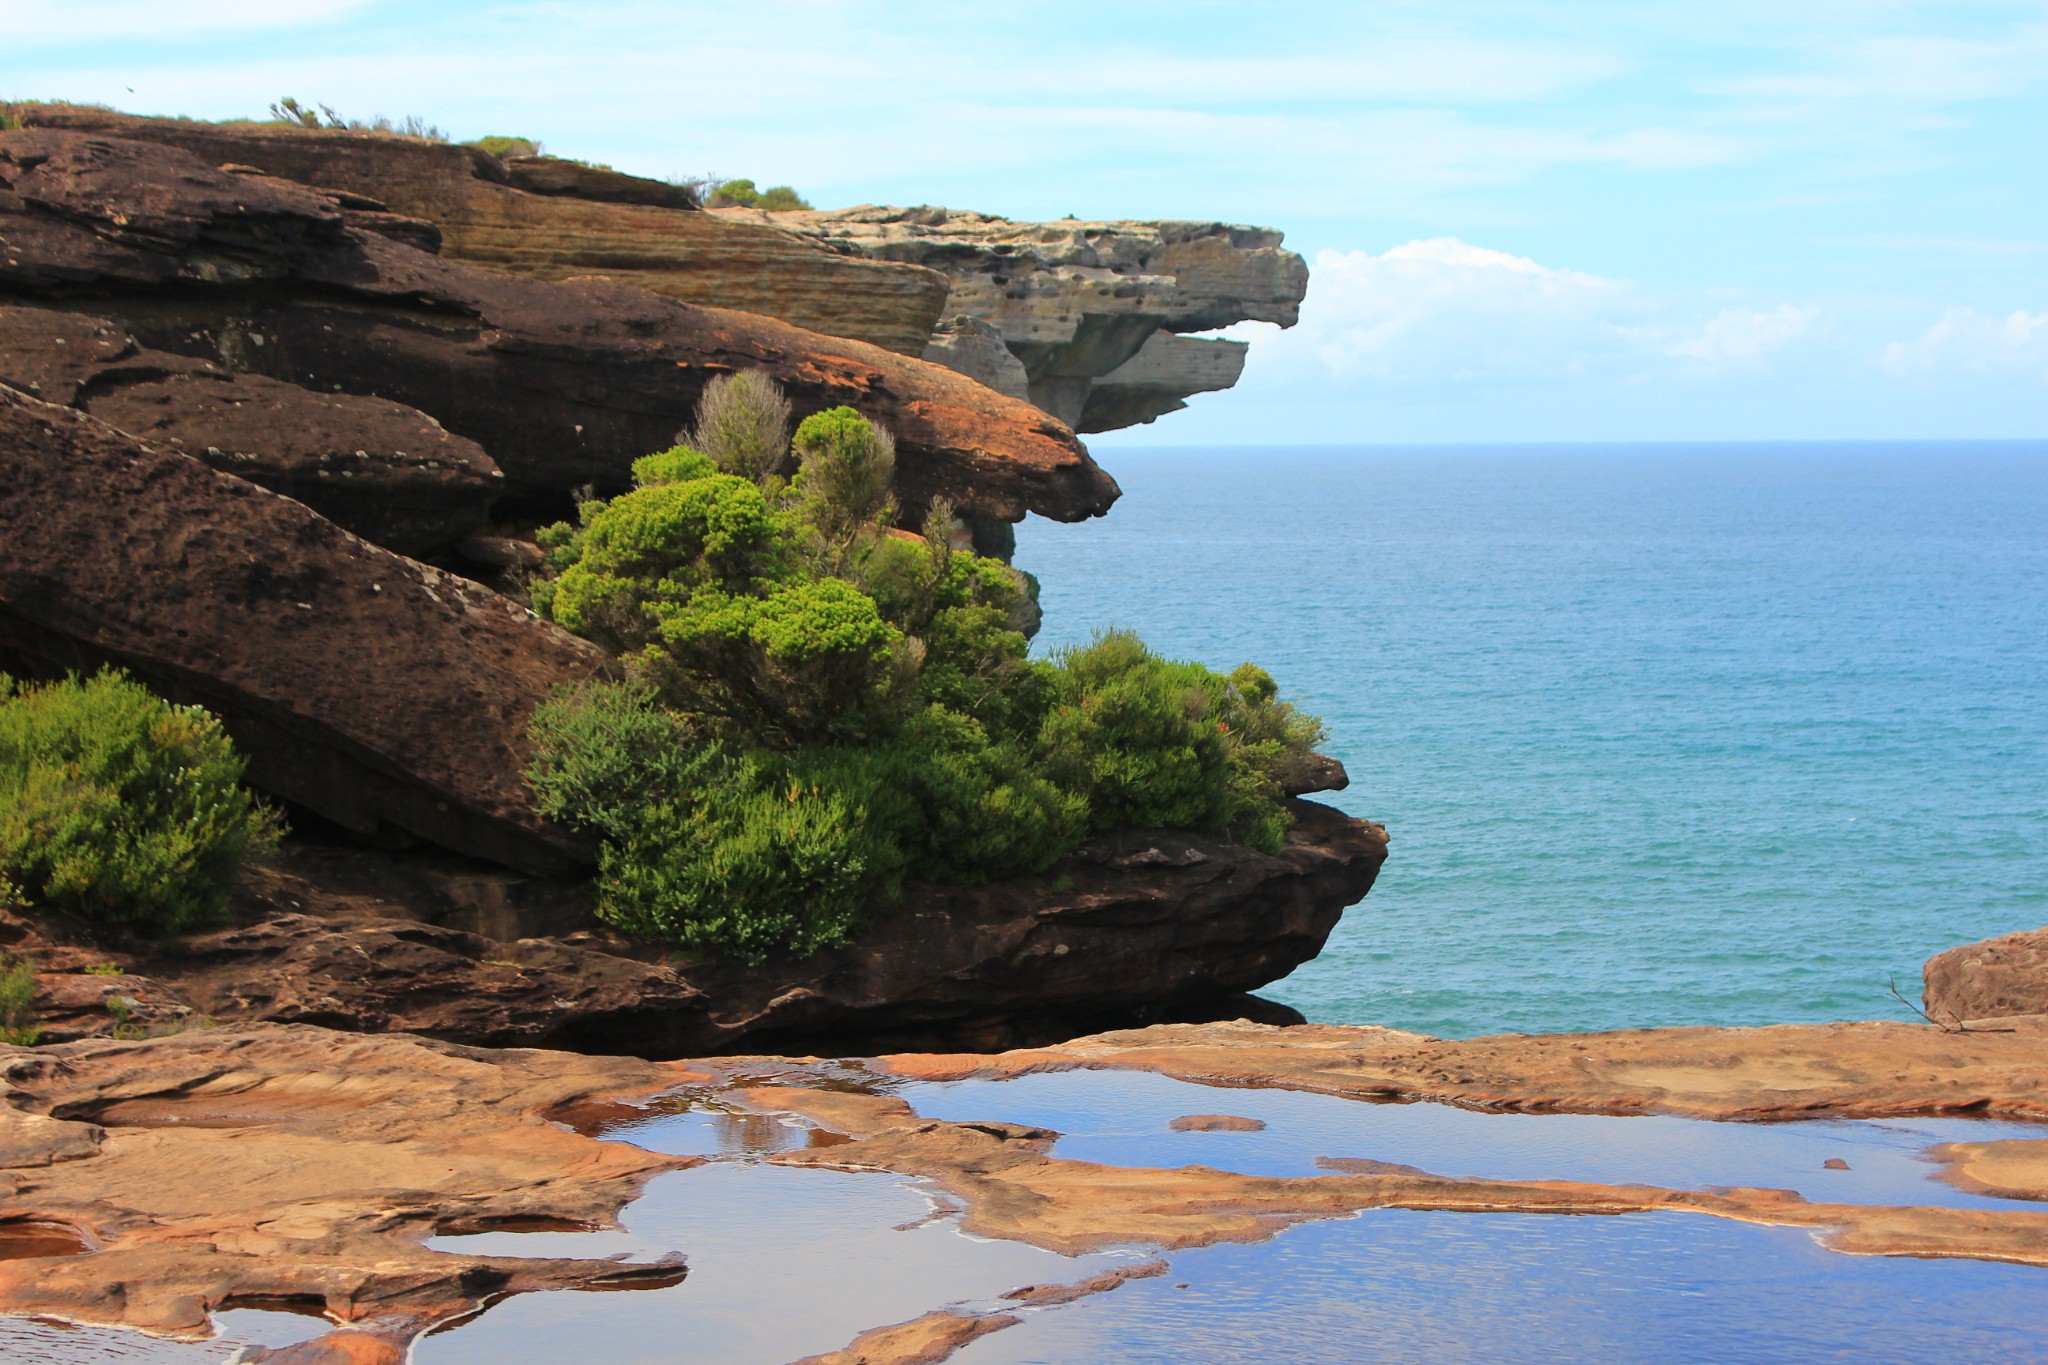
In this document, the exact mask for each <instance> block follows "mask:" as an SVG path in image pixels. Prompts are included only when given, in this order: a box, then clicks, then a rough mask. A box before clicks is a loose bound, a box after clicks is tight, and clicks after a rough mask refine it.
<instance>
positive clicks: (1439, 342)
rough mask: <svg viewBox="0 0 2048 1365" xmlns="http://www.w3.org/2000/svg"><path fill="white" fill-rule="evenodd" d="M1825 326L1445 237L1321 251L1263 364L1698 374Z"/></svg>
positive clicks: (1263, 340)
mask: <svg viewBox="0 0 2048 1365" xmlns="http://www.w3.org/2000/svg"><path fill="white" fill-rule="evenodd" d="M1821 317H1822V315H1821V312H1820V310H1819V309H1818V308H1815V307H1811V306H1803V305H1795V304H1790V303H1783V304H1778V305H1776V306H1775V307H1764V308H1730V307H1725V306H1724V307H1719V308H1715V307H1712V306H1711V301H1710V300H1706V299H1699V298H1690V297H1687V298H1671V297H1667V296H1664V295H1660V294H1658V293H1655V292H1653V291H1649V290H1645V289H1643V288H1641V287H1640V286H1638V285H1636V284H1635V283H1633V282H1632V281H1629V280H1624V279H1617V278H1613V277H1610V276H1605V275H1595V274H1589V273H1587V272H1585V271H1581V270H1569V269H1561V268H1558V267H1554V266H1547V265H1544V264H1542V263H1541V262H1538V261H1534V260H1531V259H1529V258H1528V257H1526V256H1516V255H1512V254H1510V253H1508V252H1504V251H1495V250H1492V249H1490V248H1487V247H1482V246H1475V245H1473V244H1472V243H1470V242H1465V241H1461V240H1459V239H1457V238H1455V237H1434V238H1428V239H1424V240H1420V241H1413V242H1408V243H1405V244H1403V245H1401V246H1397V247H1394V248H1392V249H1390V250H1388V251H1385V252H1381V253H1379V254H1377V255H1376V254H1374V253H1372V252H1369V251H1346V252H1339V251H1325V252H1322V253H1321V254H1320V255H1318V256H1317V258H1316V260H1315V263H1314V267H1313V269H1312V270H1311V273H1310V282H1309V295H1308V300H1307V302H1306V303H1305V304H1304V305H1303V308H1302V320H1301V324H1300V326H1299V327H1298V328H1296V329H1295V330H1294V331H1292V332H1289V333H1281V334H1279V335H1273V334H1271V333H1267V332H1263V331H1262V332H1260V333H1259V334H1258V336H1259V346H1258V347H1256V348H1254V350H1253V355H1254V356H1255V357H1261V359H1263V360H1266V362H1267V363H1268V365H1269V366H1270V365H1283V366H1289V367H1292V368H1296V369H1299V368H1302V367H1304V366H1309V367H1313V368H1314V369H1317V370H1320V371H1321V372H1323V373H1324V374H1326V375H1327V376H1328V377H1330V378H1334V379H1337V380H1350V381H1365V382H1369V383H1374V384H1382V385H1390V386H1396V387H1402V386H1431V385H1439V384H1458V383H1466V382H1471V381H1485V380H1493V381H1539V380H1549V379H1565V378H1572V377H1580V376H1591V375H1603V376H1607V377H1611V378H1622V379H1626V378H1630V377H1634V376H1641V375H1648V374H1654V373H1660V372H1661V373H1680V374H1693V375H1701V374H1706V373H1709V372H1714V371H1721V370H1733V369H1738V368H1754V367H1756V366H1757V365H1759V364H1761V363H1763V362H1765V361H1766V359H1767V358H1770V357H1773V356H1775V355H1777V354H1778V353H1780V352H1782V351H1784V350H1786V349H1787V348H1789V347H1792V346H1794V345H1795V344H1796V343H1798V342H1800V341H1802V340H1804V339H1806V338H1807V337H1809V336H1810V335H1812V334H1813V333H1814V332H1815V331H1816V328H1817V325H1818V324H1819V323H1820V321H1821ZM1262 350H1263V351H1264V352H1266V355H1265V356H1261V351H1262Z"/></svg>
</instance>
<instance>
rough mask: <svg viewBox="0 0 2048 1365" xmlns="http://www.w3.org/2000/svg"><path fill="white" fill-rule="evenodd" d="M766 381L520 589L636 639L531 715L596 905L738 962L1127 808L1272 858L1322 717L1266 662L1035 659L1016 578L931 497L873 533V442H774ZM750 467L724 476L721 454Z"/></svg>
mask: <svg viewBox="0 0 2048 1365" xmlns="http://www.w3.org/2000/svg"><path fill="white" fill-rule="evenodd" d="M788 416H789V411H788V405H787V402H786V401H785V400H784V399H783V397H782V395H781V393H780V392H779V390H777V389H776V388H775V387H774V385H773V384H772V383H770V382H769V381H768V380H766V379H765V378H763V377H761V376H757V375H740V376H737V377H735V378H733V379H731V380H722V381H719V383H718V384H716V385H714V387H713V389H712V390H711V391H710V392H709V393H708V394H707V396H706V401H705V406H704V408H703V409H702V410H701V411H700V414H699V419H698V423H697V427H696V429H695V430H694V431H693V432H692V433H691V439H692V441H693V443H694V444H693V445H690V446H678V447H677V448H675V449H673V450H669V451H664V452H662V453H660V454H656V455H651V456H648V457H646V458H645V459H642V460H640V461H639V462H637V463H636V464H635V466H634V471H633V472H634V479H635V483H636V485H637V486H636V487H635V488H634V490H633V491H631V492H629V493H626V494H623V495H621V496H619V497H617V498H614V499H612V500H610V501H609V502H587V503H585V504H583V506H582V507H581V509H580V512H579V519H578V521H577V523H576V524H573V525H572V524H569V523H562V524H559V525H556V526H553V527H550V528H547V529H546V530H545V531H543V532H542V534H541V543H542V545H543V546H544V547H545V548H546V550H547V552H548V563H547V567H546V570H545V572H544V574H543V576H542V577H540V578H539V579H538V580H537V581H535V582H534V583H533V584H532V596H533V605H534V609H535V610H536V611H538V612H539V613H540V614H541V615H543V616H545V617H548V618H549V619H552V620H554V621H557V622H560V623H561V624H563V625H565V626H567V627H568V628H570V629H571V630H574V631H576V632H577V633H579V634H582V635H584V636H586V637H587V638H589V639H592V640H595V641H597V642H598V643H599V644H601V645H603V646H605V647H606V648H607V649H609V650H611V651H612V652H613V653H615V654H617V655H619V656H621V657H623V658H624V659H626V660H627V661H628V665H629V672H630V677H631V680H630V681H629V682H626V683H623V684H604V685H596V686H591V687H586V688H584V689H581V690H579V691H575V692H572V693H569V694H566V695H563V696H561V697H559V698H557V699H556V700H555V701H554V702H552V703H551V704H549V705H547V706H544V707H543V708H541V710H540V711H539V712H538V714H537V715H536V716H535V719H534V736H535V739H536V742H537V748H538V753H539V757H538V759H537V761H536V762H535V764H534V765H533V767H532V768H531V770H530V771H529V774H528V777H529V780H530V782H531V783H532V785H533V787H534V789H535V791H536V792H537V793H538V795H539V798H540V805H541V808H542V810H543V811H544V812H545V813H546V814H548V815H549V816H551V817H553V818H555V819H559V820H562V821H564V822H566V823H569V824H572V825H575V826H578V827H581V828H583V829H586V830H589V831H592V832H594V833H596V834H597V835H599V836H600V837H601V839H602V842H603V852H602V860H601V864H600V871H599V889H600V904H599V914H600V915H601V916H603V917H604V918H605V919H607V920H608V921H610V922H611V923H613V924H616V925H618V926H619V927H621V928H623V929H626V930H627V931H629V932H631V933H634V934H636V935H639V936H642V937H645V938H649V939H654V940H658V941H663V942H667V943H672V944H676V945H679V946H685V947H704V948H719V949H723V950H725V951H728V952H730V953H732V954H733V955H735V956H737V957H740V958H742V959H745V960H748V961H760V960H762V959H763V958H765V957H767V956H768V955H770V954H773V953H784V952H786V953H792V954H806V953H810V952H813V951H815V950H817V949H819V948H823V947H826V946H830V945H832V944H835V943H839V942H842V941H844V940H845V938H846V937H847V935H848V933H849V932H850V931H851V930H852V929H853V927H854V926H855V925H856V924H858V923H859V921H860V919H861V917H862V916H863V915H864V914H866V913H867V912H868V911H869V910H870V909H871V908H872V907H873V906H875V905H876V904H878V903H881V902H885V901H887V900H890V899H892V898H894V897H895V896H896V895H897V894H898V892H899V891H900V889H901V887H902V885H903V883H904V881H905V880H907V879H917V880H924V881H931V882H941V883H954V884H960V883H973V882H979V881H985V880H989V879H996V878H1006V877H1016V876H1024V875H1029V874H1031V873H1035V872H1040V871H1043V870H1044V869H1045V868H1047V867H1048V866H1050V865H1051V864H1052V863H1053V862H1054V861H1055V860H1056V859H1058V858H1059V857H1060V856H1061V855H1063V854H1065V853H1067V852H1069V851H1070V850H1071V849H1072V848H1073V847H1074V846H1075V845H1076V844H1077V843H1079V842H1080V841H1081V840H1083V839H1085V838H1087V837H1088V836H1089V835H1091V834H1094V833H1099V832H1102V831H1106V830H1111V829H1119V828H1170V829H1191V830H1203V831H1209V832H1213V833H1218V834H1225V835H1228V836H1231V837H1234V838H1237V839H1240V840H1242V841H1243V842H1245V843H1248V844H1250V845H1252V846H1254V847H1257V848H1261V849H1264V850H1267V851H1277V849H1278V848H1279V846H1280V844H1281V841H1282V840H1283V838H1284V837H1285V833H1286V829H1287V824H1288V817H1287V814H1286V811H1285V808H1284V805H1283V803H1282V800H1281V792H1282V789H1283V787H1284V785H1285V782H1286V780H1287V779H1288V778H1289V776H1290V775H1291V774H1292V773H1293V772H1294V771H1295V770H1296V769H1297V768H1298V767H1299V766H1300V765H1301V764H1302V763H1303V762H1304V760H1305V759H1306V758H1307V756H1308V755H1309V754H1310V753H1311V752H1312V751H1313V749H1314V747H1315V746H1316V744H1317V743H1318V742H1320V740H1321V739H1322V737H1323V729H1322V725H1321V723H1320V722H1319V721H1317V720H1316V719H1314V718H1313V717H1310V716H1306V715H1303V714H1301V713H1299V712H1297V711H1295V710H1294V709H1293V708H1292V707H1291V706H1289V705H1288V704H1287V703H1285V702H1282V701H1280V700H1279V699H1278V697H1277V694H1276V689H1275V687H1274V684H1273V680H1272V678H1271V677H1269V676H1268V675H1267V674H1266V673H1265V671H1264V670H1262V669H1259V668H1257V667H1256V666H1254V665H1251V664H1246V665H1244V666H1242V667H1240V668H1239V669H1237V670H1236V671H1235V672H1232V673H1230V674H1229V675H1227V676H1226V675H1223V674H1219V673H1215V672H1212V671H1211V670H1209V669H1207V668H1204V667H1203V666H1202V665H1200V664H1196V663H1183V662H1174V661H1169V660H1165V659H1161V658H1159V657H1158V656H1157V655H1155V654H1153V653H1152V652H1151V651H1150V650H1148V649H1147V648H1146V647H1145V646H1144V644H1143V643H1142V642H1141V641H1139V640H1138V639H1137V637H1136V636H1134V635H1130V634H1128V633H1125V632H1111V633H1108V634H1104V635H1101V636H1099V637H1098V638H1097V639H1096V640H1095V641H1094V642H1093V643H1092V644H1090V645H1088V646H1086V647H1085V648H1080V649H1074V650H1068V651H1065V652H1063V653H1060V654H1058V655H1055V656H1054V657H1053V658H1051V659H1033V658H1031V657H1030V656H1029V652H1028V644H1027V641H1026V638H1025V636H1024V634H1023V632H1022V631H1021V630H1020V629H1019V628H1018V627H1019V625H1020V624H1021V623H1022V622H1023V620H1024V619H1025V615H1026V612H1027V611H1028V609H1029V606H1030V603H1029V601H1028V599H1027V596H1026V587H1025V584H1024V580H1023V578H1022V576H1021V575H1019V574H1018V573H1017V572H1016V571H1015V570H1013V569H1011V568H1010V567H1009V566H1008V565H1007V564H1004V563H1002V562H1001V561H999V560H995V559H988V558H983V557H981V556H977V555H975V554H973V553H972V552H971V551H970V550H967V549H965V548H962V541H963V539H964V538H963V536H962V535H961V533H960V528H959V526H958V524H957V523H956V522H955V520H954V518H953V516H952V512H951V509H950V508H949V507H947V506H946V505H945V504H944V503H937V504H934V506H933V507H932V508H930V509H929V511H928V513H927V515H926V516H925V517H924V518H923V530H922V533H921V534H916V533H911V532H907V531H903V530H898V529H894V523H895V522H896V521H897V520H898V519H899V518H898V514H897V509H896V508H895V507H894V506H893V505H892V504H891V502H890V500H889V487H890V474H891V472H892V469H893V464H894V446H893V443H892V442H891V440H890V439H889V436H888V433H887V432H885V431H882V430H881V429H879V428H877V427H875V426H874V425H873V424H872V423H870V422H869V421H867V419H865V418H863V417H862V416H861V415H860V414H859V413H857V412H855V411H854V410H853V409H851V408H836V409H833V410H831V411H828V412H823V413H819V414H816V415H814V416H812V417H810V418H809V419H807V420H806V421H805V422H804V423H803V424H802V425H801V426H799V427H797V428H796V431H795V433H794V439H793V440H792V438H791V435H790V432H789V426H788ZM736 471H744V472H736Z"/></svg>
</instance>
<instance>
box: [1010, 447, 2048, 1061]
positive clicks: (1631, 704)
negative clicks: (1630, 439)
mask: <svg viewBox="0 0 2048 1365" xmlns="http://www.w3.org/2000/svg"><path fill="white" fill-rule="evenodd" d="M1100 458H1101V459H1102V462H1103V464H1104V465H1105V466H1107V467H1108V468H1109V469H1110V470H1111V472H1112V473H1114V474H1115V475H1116V477H1117V479H1118V481H1119V482H1120V483H1121V484H1122V485H1123V488H1124V493H1125V496H1124V499H1123V501H1122V502H1121V503H1119V504H1118V505H1117V507H1116V509H1115V510H1114V511H1113V512H1112V513H1111V514H1110V516H1109V517H1108V518H1107V519H1106V520H1100V521H1095V522H1091V523H1087V524H1083V525H1079V526H1059V525H1054V524H1051V523H1047V522H1043V521H1038V520H1033V521H1032V522H1030V523H1028V524H1027V525H1026V526H1024V527H1023V528H1021V532H1020V535H1019V538H1018V550H1017V562H1018V564H1019V565H1020V566H1021V567H1023V568H1026V569H1029V570H1031V571H1032V572H1033V573H1036V574H1037V575H1038V576H1039V578H1040V580H1041V583H1042V584H1043V602H1044V606H1045V611H1046V620H1045V629H1044V633H1043V634H1042V636H1041V637H1040V639H1041V641H1042V643H1044V644H1045V645H1047V646H1056V645H1058V644H1060V643H1064V642H1072V641H1078V640H1084V639H1086V638H1087V637H1088V635H1089V634H1090V633H1091V632H1092V631H1094V630H1096V629H1098V628H1100V627H1103V626H1107V625H1128V626H1132V627H1135V628H1136V629H1138V630H1139V631H1140V632H1141V633H1142V634H1143V635H1144V636H1145V637H1146V638H1147V639H1148V640H1149V641H1151V642H1152V643H1153V644H1154V645H1155V646H1156V647H1158V648H1160V649H1161V650H1163V651H1165V652H1169V653H1173V654H1178V655H1185V656H1190V657H1195V658H1199V659H1202V660H1204V661H1206V662H1208V663H1211V664H1213V665H1218V666H1225V667H1227V666H1230V665H1233V664H1235V663H1237V662H1239V661H1240V660H1242V659H1246V658H1252V659H1256V660H1258V661H1260V662H1262V663H1264V664H1266V665H1268V666H1269V667H1270V668H1271V669H1272V670H1273V672H1274V674H1275V675H1276V676H1277V677H1278V678H1279V679H1280V681H1281V684H1282V686H1283V687H1284V688H1286V689H1288V690H1289V691H1290V692H1291V693H1292V694H1293V695H1294V696H1296V697H1297V698H1298V699H1299V700H1300V701H1302V702H1303V703H1304V704H1305V705H1306V706H1308V707H1309V708H1310V709H1312V710H1315V711H1317V712H1319V713H1320V714H1322V715H1323V716H1324V717H1325V718H1326V719H1327V720H1328V721H1329V723H1330V726H1331V730H1332V738H1331V742H1330V744H1329V746H1328V747H1329V749H1330V750H1331V752H1333V753H1335V754H1336V755H1337V756H1338V757H1340V758H1342V759H1343V760H1344V762H1345V764H1346V765H1347V767H1348V768H1349V769H1350V772H1351V776H1352V783H1353V785H1352V787H1351V789H1350V790H1349V791H1347V792H1344V793H1341V794H1339V795H1337V796H1335V797H1334V798H1330V799H1332V800H1333V802H1334V804H1336V805H1338V806H1341V807H1342V808H1343V809H1345V810H1347V811H1350V812H1353V813H1355V814H1358V815H1364V816H1369V817H1371V818H1373V819H1376V820H1381V821H1384V822H1385V823H1386V825H1387V827H1388V830H1389V832H1390V834H1391V835H1392V840H1393V844H1392V855H1391V857H1390V858H1389V860H1388V862H1387V865H1386V869H1385V871H1384V872H1383V874H1382V875H1381V878H1380V882H1379V884H1378V886H1377V887H1375V888H1374V890H1373V893H1372V895H1371V896H1370V897H1369V898H1368V899H1367V900H1366V901H1365V902H1364V903H1363V904H1362V905H1361V906H1359V907H1357V908H1355V909H1353V910H1351V911H1350V912H1349V913H1347V914H1346V916H1345V918H1344V922H1343V923H1342V924H1341V925H1340V926H1339V928H1338V930H1337V932H1336V934H1335V935H1334V936H1333V938H1332V940H1331V942H1330V944H1329V946H1328V948H1327V949H1326V950H1325V952H1324V953H1323V955H1322V956H1321V957H1320V958H1319V959H1318V960H1316V961H1314V962H1311V963H1309V964H1307V965H1306V966H1304V967H1302V968H1301V969H1300V970H1299V971H1297V972H1296V973H1295V974H1294V975H1293V976H1292V977H1290V978H1289V979H1288V980H1287V981H1285V982H1283V983H1281V984H1279V985H1277V986H1274V987H1272V988H1270V989H1269V990H1268V991H1267V992H1266V993H1267V994H1269V995H1272V996H1274V997H1275V998H1278V999H1281V1000H1284V1001H1286V1002H1287V1003H1289V1004H1292V1005H1294V1006H1296V1007H1297V1008H1299V1009H1301V1010H1302V1011H1303V1012H1304V1013H1306V1014H1307V1015H1308V1016H1309V1017H1310V1018H1312V1019H1317V1020H1323V1021H1329V1022H1338V1023H1379V1024H1390V1025H1395V1026H1398V1027H1403V1028H1415V1029H1421V1030H1424V1031H1426V1032H1431V1033H1437V1034H1443V1035H1449V1036H1463V1035H1469V1034H1476V1033H1488V1032H1498V1031H1504V1030H1522V1031H1528V1032H1548V1031H1552V1030H1561V1029H1587V1028H1614V1027H1624V1026H1629V1025H1650V1024H1679V1023H1713V1024H1751V1023H1766V1022H1777V1021H1787V1020H1823V1019H1861V1018H1886V1017H1907V1016H1906V1011H1905V1010H1904V1008H1903V1007H1902V1006H1899V1005H1898V1004H1897V1003H1896V1002H1895V1001H1893V1000H1892V999H1891V998H1890V996H1889V995H1888V994H1887V991H1886V982H1887V978H1888V977H1894V976H1895V977H1896V978H1897V979H1898V983H1899V988H1900V989H1901V990H1902V991H1903V992H1905V993H1906V994H1907V995H1909V996H1915V997H1916V998H1917V993H1918V987H1919V977H1918V971H1919V966H1920V963H1921V962H1922V961H1923V960H1924V959H1925V958H1927V957H1928V956H1930V955H1931V954H1933V953H1935V952H1938V951H1940V950H1941V949H1943V948H1946V947H1950V946H1952V945H1954V944H1957V943H1963V942H1968V941H1970V940H1973V939H1979V938H1984V937H1987V936H1989V935H1992V934H1997V933H2003V932H2007V931H2010V930H2014V929H2021V928H2033V927H2036V926H2039V925H2041V924H2044V923H2048V442H2043V443H2020V444H1982V443H1971V444H1930V443H1900V444H1855V445H1810V444H1802V445H1782V446H1778V445H1730V446H1707V445H1699V446H1645V447H1621V446H1600V447H1587V448H1577V449H1574V448H1564V447H1535V448H1503V447H1494V448H1444V447H1431V448H1391V447H1375V448H1360V449H1351V450H1339V449H1318V450H1283V449H1245V450H1234V451H1233V450H1216V449H1209V450H1156V449H1147V450H1122V451H1114V450H1111V451H1105V452H1103V453H1102V454H1101V456H1100Z"/></svg>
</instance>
